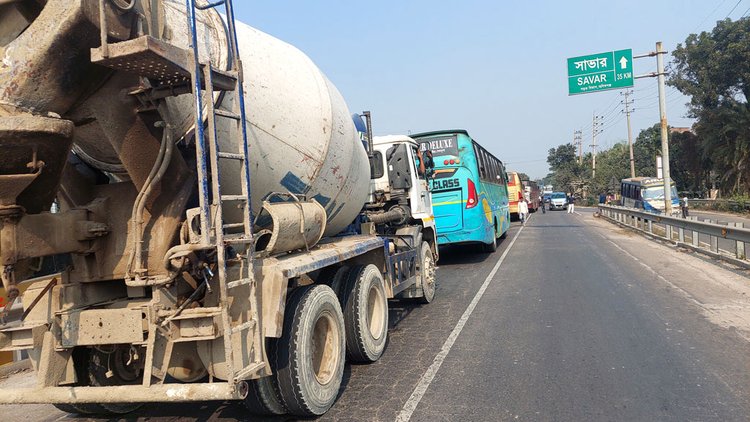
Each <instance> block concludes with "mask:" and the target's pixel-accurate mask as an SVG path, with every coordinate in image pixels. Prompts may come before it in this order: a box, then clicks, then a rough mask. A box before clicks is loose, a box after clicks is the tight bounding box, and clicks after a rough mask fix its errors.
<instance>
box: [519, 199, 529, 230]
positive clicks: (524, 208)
mask: <svg viewBox="0 0 750 422" xmlns="http://www.w3.org/2000/svg"><path fill="white" fill-rule="evenodd" d="M518 217H520V218H521V224H524V225H525V224H526V219H528V218H529V205H528V204H527V203H526V200H525V199H520V200H518Z"/></svg>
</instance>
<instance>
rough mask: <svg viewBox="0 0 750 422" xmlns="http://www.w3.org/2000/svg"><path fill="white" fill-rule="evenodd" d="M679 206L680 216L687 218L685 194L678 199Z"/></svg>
mask: <svg viewBox="0 0 750 422" xmlns="http://www.w3.org/2000/svg"><path fill="white" fill-rule="evenodd" d="M680 208H681V209H682V218H688V199H687V195H685V196H684V197H683V198H682V201H680Z"/></svg>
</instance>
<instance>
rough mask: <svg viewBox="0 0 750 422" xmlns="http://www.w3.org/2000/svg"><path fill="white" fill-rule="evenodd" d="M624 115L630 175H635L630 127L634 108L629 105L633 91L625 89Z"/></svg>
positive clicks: (631, 102)
mask: <svg viewBox="0 0 750 422" xmlns="http://www.w3.org/2000/svg"><path fill="white" fill-rule="evenodd" d="M623 95H625V116H626V117H627V120H628V148H629V149H630V177H635V158H634V157H633V130H632V129H631V128H630V113H632V112H633V111H635V110H631V109H630V105H631V104H633V101H632V100H630V98H629V97H630V95H633V91H631V90H625V93H624V94H623Z"/></svg>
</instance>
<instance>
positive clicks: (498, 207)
mask: <svg viewBox="0 0 750 422" xmlns="http://www.w3.org/2000/svg"><path fill="white" fill-rule="evenodd" d="M410 136H411V137H412V138H414V140H416V141H417V142H419V144H420V148H421V149H422V151H425V150H430V151H431V152H432V157H433V161H434V163H435V170H434V174H433V177H432V186H431V191H432V207H433V211H434V214H435V225H436V228H437V234H438V244H439V245H449V244H458V243H475V244H480V245H482V248H483V249H484V250H485V251H487V252H493V251H494V250H495V249H496V248H497V239H498V238H502V237H505V236H506V234H507V232H508V229H509V228H510V212H509V206H508V187H507V182H508V179H507V177H508V176H507V174H506V172H505V166H504V165H503V163H502V162H501V161H500V160H499V159H498V158H497V157H495V156H494V155H492V154H490V153H489V152H488V151H487V150H486V149H484V148H483V147H482V146H481V145H479V144H478V143H477V142H476V141H474V140H473V139H471V136H469V133H468V132H466V131H465V130H444V131H436V132H425V133H418V134H416V135H410Z"/></svg>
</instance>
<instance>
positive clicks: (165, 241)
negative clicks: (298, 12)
mask: <svg viewBox="0 0 750 422" xmlns="http://www.w3.org/2000/svg"><path fill="white" fill-rule="evenodd" d="M122 3H128V4H129V6H123V5H122ZM204 3H205V4H204ZM201 4H204V6H200V7H198V6H195V4H194V3H193V2H192V1H189V2H187V6H186V4H185V2H174V1H159V0H155V1H152V0H149V1H146V0H135V1H132V2H121V1H99V0H75V1H71V0H47V1H46V2H32V1H20V2H19V1H16V2H5V4H3V5H2V6H1V7H0V22H3V25H2V26H0V39H2V40H3V42H2V43H0V52H2V53H3V63H4V64H5V65H6V66H7V67H8V68H9V69H12V70H13V71H12V72H10V71H8V72H5V71H4V72H0V103H2V104H3V107H2V108H3V112H2V113H0V154H2V157H3V158H2V160H0V186H2V187H3V189H0V215H1V216H2V219H0V245H2V247H1V248H0V264H1V266H0V277H2V283H3V287H4V289H5V291H6V292H7V293H8V301H9V302H11V303H16V304H17V303H22V305H23V315H22V317H21V318H19V319H18V320H17V321H15V322H13V323H7V324H4V325H2V326H0V351H6V352H7V351H26V352H27V353H28V355H29V357H30V360H31V363H32V365H33V367H34V369H35V370H36V375H37V380H36V382H35V383H33V384H32V386H29V387H22V386H18V387H9V388H5V389H2V390H0V403H3V404H24V403H51V404H54V405H56V406H57V407H58V408H60V409H62V410H64V411H66V412H71V413H81V414H89V413H92V414H102V413H105V414H106V413H112V414H121V413H127V412H129V411H132V410H135V409H137V408H138V407H139V406H140V405H141V404H142V403H145V402H157V403H167V402H169V403H172V402H189V401H192V402H204V401H208V400H219V401H227V400H235V401H244V402H245V404H246V405H247V407H248V408H249V409H250V411H251V412H253V413H260V414H287V413H288V414H293V415H296V416H301V417H310V416H316V415H321V414H323V413H325V412H326V411H327V410H328V409H329V408H330V406H331V405H332V404H333V403H334V401H335V400H336V397H337V396H338V394H339V389H340V387H341V384H342V380H343V378H344V367H345V361H346V360H347V359H348V360H350V361H356V362H373V361H376V360H378V359H379V358H380V356H381V355H382V353H383V352H384V349H385V346H386V344H387V336H388V326H389V324H388V302H387V300H388V299H389V298H396V297H398V298H414V299H416V300H418V301H420V302H423V303H428V302H431V301H432V300H433V297H434V295H435V271H436V266H435V262H436V260H437V258H438V250H437V245H436V232H435V223H434V216H433V214H432V205H431V194H430V191H429V189H428V185H427V180H426V178H425V176H424V174H425V172H426V170H427V169H428V168H429V167H431V166H430V162H429V160H427V159H425V157H421V158H420V154H421V153H420V152H419V150H418V144H417V143H416V142H415V141H414V140H413V139H411V138H409V137H407V136H393V137H385V138H374V137H373V136H372V130H371V126H370V124H369V113H364V115H365V118H366V119H367V120H368V122H367V124H366V125H364V126H365V129H364V130H360V131H358V130H357V129H356V128H355V122H354V121H353V119H352V116H351V114H350V112H349V109H348V107H347V106H346V103H345V102H344V100H343V97H342V96H341V94H340V93H339V92H338V90H337V89H336V88H335V87H334V86H333V84H332V83H331V82H330V81H329V80H328V79H327V78H326V77H325V76H324V75H323V74H322V73H321V72H320V70H319V69H318V68H317V67H316V66H315V65H314V64H313V63H312V62H311V61H310V59H309V58H308V57H307V56H305V55H304V54H303V53H302V52H300V51H299V50H298V49H296V48H294V47H292V46H290V45H288V44H286V43H284V42H282V41H280V40H278V39H275V38H273V37H271V36H269V35H267V34H264V33H262V32H260V31H258V30H255V29H253V28H250V27H248V26H246V25H243V24H240V23H238V22H235V21H234V14H233V11H232V2H231V0H227V1H225V2H224V1H222V2H211V3H208V2H202V3H201ZM218 4H224V5H225V6H224V7H225V10H224V13H223V16H222V14H219V13H218V11H217V10H216V9H214V6H216V5H218ZM101 5H104V6H105V7H102V8H101V9H100V6H101ZM243 65H244V67H243ZM242 69H245V71H243V70H242ZM245 103H247V104H248V105H249V106H248V107H247V109H245V106H244V104H245ZM361 123H362V122H361V121H358V122H357V124H360V125H361ZM360 132H362V133H366V134H365V135H363V134H362V133H360ZM362 139H364V141H365V142H364V145H363V142H361V140H362ZM417 163H419V165H418V166H417ZM53 201H54V202H55V203H57V204H59V211H58V212H54V213H51V212H48V211H49V210H50V208H51V205H52V203H53ZM50 257H64V258H65V259H64V260H62V261H63V262H65V265H59V266H57V268H55V269H54V270H53V271H49V272H46V273H43V274H40V273H39V271H38V269H39V268H41V267H43V265H42V264H43V263H44V262H45V260H48V259H49V258H50ZM20 283H25V284H27V285H28V288H27V289H26V290H25V291H24V292H21V290H22V289H20V288H19V284H20ZM6 306H7V305H6ZM404 358H405V359H397V360H399V361H400V362H402V363H403V362H406V361H408V358H406V357H404ZM406 364H407V365H408V362H407V363H406ZM395 370H399V369H398V368H397V369H395Z"/></svg>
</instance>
